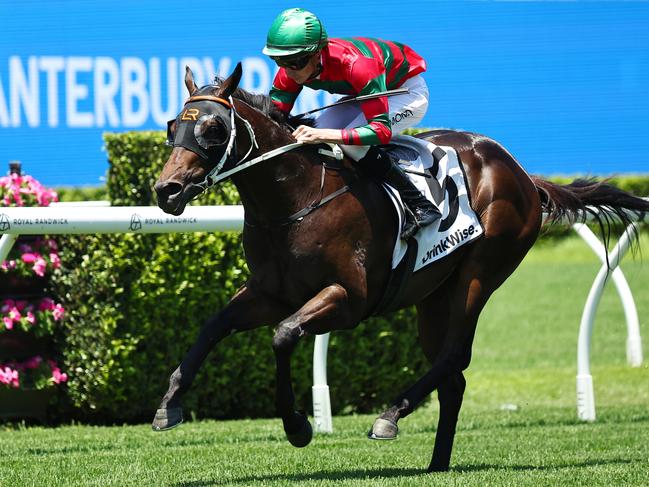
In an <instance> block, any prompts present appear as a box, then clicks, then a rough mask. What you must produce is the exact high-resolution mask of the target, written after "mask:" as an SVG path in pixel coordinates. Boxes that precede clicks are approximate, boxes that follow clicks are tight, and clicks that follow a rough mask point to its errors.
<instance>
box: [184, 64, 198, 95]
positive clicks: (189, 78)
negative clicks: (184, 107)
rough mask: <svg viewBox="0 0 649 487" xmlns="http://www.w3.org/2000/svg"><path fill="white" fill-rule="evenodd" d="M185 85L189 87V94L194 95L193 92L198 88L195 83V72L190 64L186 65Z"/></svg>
mask: <svg viewBox="0 0 649 487" xmlns="http://www.w3.org/2000/svg"><path fill="white" fill-rule="evenodd" d="M185 86H186V87H187V91H189V96H192V93H194V92H195V91H196V90H197V89H198V88H197V87H196V83H194V73H192V70H191V69H190V68H189V66H185Z"/></svg>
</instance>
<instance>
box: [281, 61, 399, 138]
mask: <svg viewBox="0 0 649 487" xmlns="http://www.w3.org/2000/svg"><path fill="white" fill-rule="evenodd" d="M348 76H349V79H348V80H347V81H348V82H349V83H350V84H351V85H352V86H353V88H354V89H355V91H356V93H357V94H358V95H370V94H374V93H380V92H383V91H386V90H387V88H386V81H385V67H384V66H383V65H381V64H378V63H376V61H375V60H370V59H367V58H359V60H357V61H356V62H355V63H354V65H353V67H352V69H351V70H350V72H349V73H348ZM360 107H361V110H362V111H363V114H364V115H365V119H366V120H367V123H366V124H365V125H361V126H359V127H351V128H346V129H342V130H338V129H317V128H312V127H306V126H300V127H298V129H297V130H296V131H295V132H294V133H293V136H294V137H295V138H296V139H297V140H298V141H300V142H304V143H307V144H317V143H321V142H331V143H336V144H345V145H377V144H387V143H388V142H390V139H391V138H392V127H391V124H390V117H389V110H390V108H389V105H388V98H387V97H386V96H382V97H379V98H372V99H369V100H365V101H363V102H361V103H360Z"/></svg>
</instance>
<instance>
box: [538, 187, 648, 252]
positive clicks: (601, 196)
mask: <svg viewBox="0 0 649 487" xmlns="http://www.w3.org/2000/svg"><path fill="white" fill-rule="evenodd" d="M532 182H534V185H535V186H536V189H537V191H538V192H539V196H540V197H541V206H542V207H543V211H544V212H546V213H547V215H548V218H547V221H548V222H549V223H550V224H552V223H556V222H559V221H567V222H569V223H575V222H579V221H581V222H583V221H586V219H587V218H588V215H589V214H590V215H592V216H593V218H594V220H595V221H596V222H597V224H598V225H599V227H600V230H601V233H602V238H604V240H605V242H606V243H607V244H608V241H609V240H610V228H611V225H612V224H613V223H615V220H619V221H620V222H621V223H622V224H623V225H624V226H625V227H628V226H629V225H630V224H631V223H632V222H633V221H634V220H636V219H637V220H642V219H644V218H645V217H646V216H647V215H649V200H646V199H642V198H638V197H637V196H633V195H632V194H630V193H627V192H626V191H623V190H621V189H619V188H616V187H615V186H613V185H611V184H608V183H607V181H606V180H604V181H596V180H595V179H576V180H574V181H573V182H572V183H570V184H555V183H551V182H550V181H546V180H545V179H541V178H539V177H536V176H532ZM634 216H635V217H636V218H634Z"/></svg>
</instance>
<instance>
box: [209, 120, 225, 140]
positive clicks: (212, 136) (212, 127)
mask: <svg viewBox="0 0 649 487" xmlns="http://www.w3.org/2000/svg"><path fill="white" fill-rule="evenodd" d="M206 125H207V127H205V131H204V133H203V138H204V139H205V140H206V141H207V142H209V143H210V145H221V144H224V143H225V142H226V141H227V138H228V134H227V131H226V129H225V126H224V125H223V124H222V123H220V122H218V121H216V120H214V121H210V123H208V124H206Z"/></svg>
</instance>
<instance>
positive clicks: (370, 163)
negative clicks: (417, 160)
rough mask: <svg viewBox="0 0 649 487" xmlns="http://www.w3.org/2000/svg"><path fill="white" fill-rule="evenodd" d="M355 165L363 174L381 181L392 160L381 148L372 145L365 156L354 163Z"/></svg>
mask: <svg viewBox="0 0 649 487" xmlns="http://www.w3.org/2000/svg"><path fill="white" fill-rule="evenodd" d="M365 147H367V146H365ZM356 165H357V166H358V167H359V168H360V170H361V171H363V173H365V174H367V175H368V176H370V177H372V178H375V179H378V180H380V181H382V180H383V179H384V177H385V175H386V174H387V172H388V171H389V170H390V167H391V166H392V158H391V157H390V155H389V154H388V153H387V152H386V151H385V150H384V149H383V148H381V147H379V146H376V145H372V146H369V148H368V150H367V151H366V153H365V155H364V156H363V157H362V158H360V159H358V160H357V161H356Z"/></svg>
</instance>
